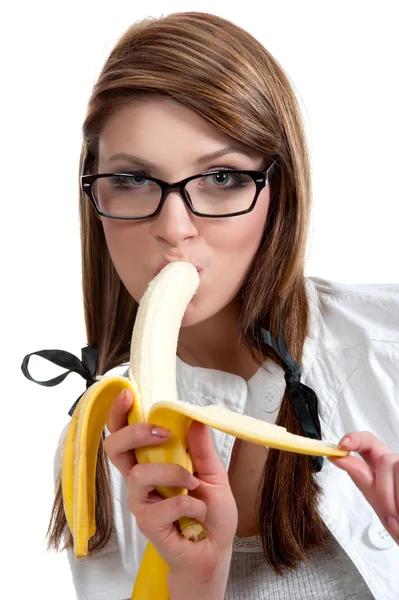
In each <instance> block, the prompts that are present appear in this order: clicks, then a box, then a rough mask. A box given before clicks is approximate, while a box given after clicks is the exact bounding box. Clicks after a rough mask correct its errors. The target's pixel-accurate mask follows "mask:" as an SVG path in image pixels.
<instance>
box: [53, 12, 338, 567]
mask: <svg viewBox="0 0 399 600" xmlns="http://www.w3.org/2000/svg"><path fill="white" fill-rule="evenodd" d="M143 94H144V95H147V94H162V95H164V96H168V97H171V98H173V99H175V100H177V101H178V102H180V103H181V104H183V105H185V106H187V107H189V108H191V109H192V110H194V111H195V112H196V113H197V114H199V115H200V116H201V117H203V118H204V119H206V120H207V121H208V122H209V123H211V124H212V125H213V126H215V127H217V128H218V129H219V130H220V131H221V132H223V133H224V134H227V135H229V136H230V137H231V138H234V139H235V140H238V141H240V142H242V143H244V144H246V145H248V146H250V147H252V148H255V149H257V150H258V151H260V152H261V153H263V155H264V158H265V164H268V162H267V161H269V162H270V161H271V160H272V159H277V167H276V168H275V169H274V171H273V173H272V175H271V178H270V187H271V201H270V207H269V212H268V216H267V220H266V223H265V228H264V234H263V238H262V241H261V243H260V246H259V249H258V251H257V253H256V256H255V258H254V261H253V264H252V266H251V268H250V271H249V272H248V275H247V278H246V282H245V284H244V285H243V287H242V289H241V291H240V295H239V300H240V321H239V326H240V333H241V336H242V339H243V340H244V342H245V343H246V344H247V345H248V346H249V348H250V349H251V351H253V355H254V358H256V359H257V360H258V361H259V362H260V363H261V362H264V361H271V360H273V361H275V362H276V363H277V364H279V365H280V366H282V363H281V362H280V359H279V358H278V357H277V356H276V355H275V354H274V352H273V350H271V349H269V348H268V347H265V346H261V345H260V343H259V336H258V334H257V332H258V331H259V326H260V325H262V326H263V327H265V328H266V329H268V330H269V331H270V332H271V333H272V335H273V336H274V337H275V338H276V339H277V337H278V333H279V313H278V297H280V298H282V299H283V300H282V303H281V309H282V313H283V319H284V332H285V339H286V345H287V348H288V351H289V352H290V354H291V355H292V356H293V357H294V359H295V360H296V361H297V362H298V363H299V364H300V361H301V357H302V351H303V344H304V341H305V338H306V336H307V334H308V327H309V306H308V301H307V296H306V289H305V286H306V283H305V277H304V262H305V254H306V242H307V236H308V229H309V222H310V208H311V182H310V164H309V155H308V149H307V144H306V139H305V133H304V127H303V122H302V118H301V114H300V110H299V106H298V103H297V100H296V97H295V93H294V91H293V88H292V86H291V84H290V82H289V79H288V77H287V75H286V74H285V73H284V71H283V69H282V67H281V66H280V65H279V63H278V62H277V61H276V59H275V58H274V57H273V56H272V55H271V54H270V53H269V52H268V51H267V50H266V49H265V48H264V47H263V46H262V45H261V44H260V43H259V42H258V41H257V40H256V39H254V38H253V37H252V36H251V35H250V34H249V33H248V32H246V31H244V30H243V29H241V28H240V27H238V26H237V25H235V24H233V23H231V22H230V21H228V20H225V19H223V18H221V17H218V16H214V15H211V14H207V13H199V12H183V13H174V14H170V15H167V16H164V17H162V18H159V19H155V18H147V19H144V20H143V21H140V22H138V23H135V24H133V25H132V26H131V27H130V28H129V29H128V30H127V31H126V32H125V33H124V35H123V36H122V37H121V38H120V40H119V41H118V43H117V44H116V46H115V47H114V49H113V50H112V52H111V54H110V55H109V57H108V59H107V61H106V63H105V65H104V67H103V69H102V71H101V73H100V75H99V77H98V81H97V82H96V84H95V85H94V88H93V92H92V95H91V97H90V100H89V103H88V109H87V115H86V118H85V121H84V124H83V144H82V152H81V158H80V167H81V166H82V164H83V160H84V158H86V160H85V168H86V173H96V169H97V163H98V139H99V135H100V134H101V131H102V129H103V127H104V124H105V123H106V122H107V119H109V117H110V116H111V115H112V114H114V113H115V111H118V110H119V109H120V108H122V107H124V106H126V105H127V104H129V103H130V102H131V100H132V99H133V98H136V97H138V96H139V95H143ZM80 222H81V249H82V284H83V300H84V314H85V322H86V331H87V343H88V344H89V345H91V344H97V345H98V349H99V363H98V373H97V374H98V375H102V374H104V373H105V372H107V371H108V370H110V369H112V368H114V367H116V366H119V365H121V364H122V363H125V362H128V361H129V350H130V338H131V332H132V329H133V325H134V320H135V316H136V311H137V303H136V302H135V301H134V300H133V298H132V297H131V296H130V294H129V293H128V292H127V290H126V288H125V287H124V285H123V283H122V282H121V280H120V278H119V276H118V274H117V272H116V270H115V268H114V266H113V264H112V261H111V258H110V254H109V252H108V248H107V244H106V242H105V237H104V233H103V228H102V223H101V220H99V219H98V218H97V216H96V215H95V213H94V211H93V208H92V206H91V205H90V203H89V202H87V199H86V198H85V197H84V196H83V195H82V193H81V192H80ZM259 350H261V351H262V355H261V356H262V358H261V360H259ZM277 424H278V425H283V426H284V427H286V428H287V429H288V431H290V432H293V433H298V434H301V433H302V429H301V426H300V424H299V422H298V420H297V418H296V416H295V413H294V410H293V408H292V405H291V402H290V399H289V397H288V394H287V392H285V393H284V397H283V400H282V404H281V407H280V410H279V413H278V417H277ZM320 491H321V490H320V487H319V485H318V483H317V481H316V480H315V477H314V474H313V470H312V464H311V459H310V457H308V456H304V455H301V454H294V453H288V452H280V451H278V450H273V449H270V450H269V452H268V456H267V459H266V463H265V466H264V470H263V473H262V478H261V482H260V485H259V489H258V495H257V518H258V526H259V533H260V535H261V538H262V544H263V550H264V555H265V559H266V560H267V561H268V563H269V564H270V565H271V566H272V567H273V568H274V569H275V571H276V572H277V573H283V572H284V570H286V569H294V568H296V567H297V566H298V564H299V562H300V561H302V560H306V559H307V557H308V553H309V550H310V549H312V548H315V547H318V546H321V545H322V544H323V543H324V541H325V539H326V536H327V529H326V527H325V525H324V523H323V521H322V519H321V517H320V514H319V510H318V500H319V494H320ZM96 520H97V530H96V534H95V536H93V538H92V539H91V540H90V543H89V552H90V553H91V554H95V553H96V552H98V551H99V550H100V549H101V548H103V547H104V546H105V545H106V544H107V542H108V540H109V538H110V535H111V532H112V527H113V514H112V495H111V484H110V477H109V466H108V462H107V458H106V456H105V454H104V449H103V444H102V443H101V444H100V448H99V452H98V460H97V498H96ZM63 539H64V542H65V544H64V547H69V546H71V544H72V536H71V533H70V531H69V528H68V526H67V523H66V518H65V514H64V509H63V504H62V493H61V485H60V481H58V484H57V489H56V496H55V501H54V505H53V510H52V515H51V520H50V524H49V528H48V547H49V548H54V549H56V550H58V549H59V546H60V544H61V541H62V540H63Z"/></svg>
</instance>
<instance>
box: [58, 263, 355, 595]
mask: <svg viewBox="0 0 399 600" xmlns="http://www.w3.org/2000/svg"><path fill="white" fill-rule="evenodd" d="M198 286H199V275H198V272H197V270H196V269H195V267H194V266H193V265H191V264H190V263H184V262H174V263H171V264H169V265H167V266H166V267H165V268H164V269H162V271H161V272H160V273H159V274H158V275H157V276H156V277H155V278H154V279H153V280H152V281H151V282H150V283H149V285H148V288H147V290H146V292H145V293H144V295H143V298H142V299H141V302H140V306H139V309H138V312H137V316H136V321H135V325H134V328H133V334H132V341H131V348H130V365H129V371H128V377H107V376H105V377H102V378H101V379H100V380H99V381H97V382H96V383H94V384H93V385H92V386H90V387H89V389H88V390H87V391H86V392H85V394H84V395H83V396H82V398H81V399H80V401H79V404H78V405H77V407H76V409H75V412H74V414H73V417H72V419H71V422H70V425H69V428H68V431H67V435H66V438H65V443H64V451H63V460H62V477H61V479H62V493H63V502H64V508H65V514H66V518H67V521H68V525H69V527H70V529H71V532H72V535H73V539H74V552H75V556H76V557H77V558H81V557H83V556H86V555H87V552H88V540H89V539H90V537H91V536H92V535H93V534H94V533H95V527H96V525H95V473H96V461H97V452H98V446H99V443H100V438H101V435H102V432H103V430H104V427H105V425H106V423H107V419H108V412H109V409H110V406H111V404H112V402H113V401H114V399H115V398H116V396H117V395H118V394H119V393H120V392H121V391H122V390H123V389H126V388H129V389H130V390H131V391H132V394H133V399H134V400H133V405H132V408H131V410H130V412H129V414H128V422H129V424H132V423H137V422H149V423H154V424H156V425H161V426H163V427H166V428H168V429H170V430H171V431H172V434H171V435H170V437H169V438H168V439H167V441H166V442H164V443H163V444H162V445H158V446H147V447H145V448H137V449H136V450H135V454H136V458H137V460H138V462H140V463H149V462H152V463H176V464H180V465H182V466H183V467H184V468H186V469H187V470H188V471H190V473H193V471H194V465H193V463H192V460H191V456H190V454H189V452H188V448H187V432H188V429H189V427H190V424H191V422H192V420H193V419H195V420H197V421H201V422H202V423H205V424H206V425H209V426H210V427H213V428H215V429H218V430H220V431H223V432H225V433H228V434H230V435H234V436H235V437H238V438H240V439H242V440H247V441H250V442H253V443H257V444H261V445H265V446H268V447H271V448H278V449H280V450H288V451H291V452H298V453H302V454H310V455H314V456H346V455H347V454H348V453H347V452H345V451H343V450H340V449H339V448H338V447H337V446H335V445H333V444H328V443H326V442H324V441H322V440H314V439H310V438H307V437H304V436H300V435H293V434H291V433H289V432H287V430H286V429H285V428H284V427H280V426H276V425H270V424H269V423H265V422H264V421H260V420H258V419H254V418H252V417H249V416H247V415H241V414H238V413H235V412H233V411H231V410H228V409H226V408H223V407H218V406H213V405H209V406H195V405H192V404H189V403H186V402H181V401H180V400H179V399H178V396H177V387H176V351H177V342H178V334H179V330H180V326H181V322H182V319H183V316H184V313H185V311H186V309H187V306H188V305H189V303H190V301H191V299H192V298H193V296H194V294H195V293H196V291H197V289H198ZM156 489H157V491H158V492H159V493H160V494H161V495H162V496H163V497H165V498H166V497H171V496H174V495H178V494H187V493H188V492H187V490H186V489H183V488H176V487H168V486H159V487H158V488H156ZM179 526H180V529H181V532H182V534H183V535H184V536H185V537H186V538H187V539H190V540H192V541H194V542H197V541H199V540H201V539H202V538H205V537H206V535H207V534H206V531H205V530H204V528H203V526H202V525H201V524H200V523H198V522H197V521H196V520H194V519H189V518H182V519H180V520H179ZM167 573H168V565H167V563H166V562H165V561H164V560H163V559H162V557H161V556H160V555H159V554H158V553H157V552H156V550H155V549H154V547H153V546H152V545H151V544H150V543H148V544H147V546H146V549H145V553H144V556H143V559H142V562H141V565H140V569H139V572H138V575H137V578H136V581H135V585H134V589H133V593H132V600H152V599H153V598H157V600H167V599H168V598H169V596H168V589H167Z"/></svg>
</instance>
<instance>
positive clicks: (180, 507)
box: [104, 392, 238, 589]
mask: <svg viewBox="0 0 399 600" xmlns="http://www.w3.org/2000/svg"><path fill="white" fill-rule="evenodd" d="M131 406H132V399H131V398H129V394H128V393H126V392H122V393H121V394H119V396H118V397H117V398H116V400H115V402H114V403H113V404H112V406H111V409H110V412H109V417H108V423H107V427H108V429H109V431H110V432H111V435H108V436H107V437H106V438H105V440H104V449H105V451H106V453H107V455H108V457H109V459H110V460H111V462H112V463H113V465H114V466H115V467H116V468H117V469H118V470H119V471H120V472H121V474H122V475H123V477H124V479H125V481H126V484H127V488H128V508H129V510H130V511H131V513H132V514H133V515H134V516H135V518H136V524H137V527H138V528H139V529H140V531H141V532H142V533H143V534H144V535H145V536H146V538H147V539H148V540H149V541H150V542H151V544H152V546H153V547H154V548H155V549H156V551H157V552H158V553H159V554H160V556H161V557H162V558H163V559H164V561H166V563H167V564H168V565H169V567H170V573H169V577H171V578H172V579H173V576H174V574H176V575H177V576H178V577H179V578H180V577H185V578H186V580H187V581H190V580H192V581H198V582H205V581H208V580H210V581H212V573H213V572H214V571H215V570H216V569H218V577H217V583H216V585H218V586H223V585H224V586H225V585H226V583H227V577H228V572H229V565H230V559H231V548H232V540H233V537H234V534H235V532H236V530H237V521H238V515H237V507H236V503H235V500H234V496H233V494H232V492H231V488H230V485H229V481H228V475H227V472H226V469H225V467H224V465H223V463H222V462H221V460H220V458H219V456H218V454H217V452H216V450H215V448H214V445H213V442H212V438H211V435H210V432H209V429H208V428H207V427H206V426H205V425H203V424H202V423H199V422H198V421H193V422H192V424H191V426H190V429H189V431H188V435H187V441H188V447H189V450H190V455H191V457H192V459H193V462H194V464H195V465H196V477H193V476H192V475H191V474H190V473H189V472H188V471H187V470H186V469H184V468H183V467H181V466H180V465H177V464H139V463H138V462H137V460H136V458H135V453H134V451H133V449H137V448H139V447H144V446H152V445H154V444H156V445H158V446H161V445H162V444H163V443H164V442H165V441H166V440H167V439H168V437H169V435H168V431H167V430H162V429H161V428H159V427H154V426H153V425H151V424H150V423H136V424H134V425H128V420H127V414H128V412H129V410H130V408H131ZM153 431H155V434H154V433H153ZM169 434H170V432H169ZM157 485H166V486H172V485H173V486H176V487H181V488H186V489H188V490H189V495H184V496H182V495H179V496H173V497H171V498H167V499H163V498H162V496H160V495H159V494H158V493H157V492H155V491H154V490H155V487H156V486H157ZM181 517H192V518H194V519H197V520H198V521H200V522H201V523H202V524H203V526H204V527H205V529H206V531H207V534H208V535H207V538H206V539H205V540H203V542H201V543H198V544H195V543H187V541H186V540H185V539H184V537H183V536H182V535H181V533H180V529H178V528H177V527H176V525H175V523H176V521H178V519H180V518H181ZM221 564H222V571H223V575H225V581H222V578H221V577H220V566H221ZM158 576H159V573H158ZM223 589H224V588H223Z"/></svg>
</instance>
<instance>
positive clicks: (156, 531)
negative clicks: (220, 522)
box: [128, 495, 207, 547]
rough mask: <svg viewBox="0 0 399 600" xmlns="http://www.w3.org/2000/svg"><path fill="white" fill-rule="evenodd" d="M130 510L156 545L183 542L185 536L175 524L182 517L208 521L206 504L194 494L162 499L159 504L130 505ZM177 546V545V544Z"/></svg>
mask: <svg viewBox="0 0 399 600" xmlns="http://www.w3.org/2000/svg"><path fill="white" fill-rule="evenodd" d="M128 507H129V510H131V512H132V513H133V514H134V516H135V518H136V523H137V527H138V528H139V529H140V531H141V532H142V533H143V534H144V535H145V537H146V538H147V539H149V540H150V541H151V542H152V543H153V545H154V546H155V547H157V546H158V543H159V542H161V543H163V544H166V543H167V545H168V547H170V546H171V545H172V544H182V543H184V542H185V541H184V538H183V537H182V536H181V534H180V532H179V530H178V528H177V527H176V526H175V525H174V524H175V522H176V521H177V520H178V519H180V518H181V517H191V518H193V519H196V520H197V521H199V522H200V523H204V522H206V511H207V509H206V504H205V502H203V501H202V500H198V499H197V498H193V497H192V496H187V495H179V496H173V497H172V498H167V499H166V500H161V502H160V503H159V504H158V505H154V504H141V505H140V506H139V507H136V506H133V507H132V508H133V510H132V508H131V506H130V499H129V497H128ZM175 547H176V546H175Z"/></svg>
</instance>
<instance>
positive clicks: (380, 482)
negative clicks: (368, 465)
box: [375, 454, 399, 516]
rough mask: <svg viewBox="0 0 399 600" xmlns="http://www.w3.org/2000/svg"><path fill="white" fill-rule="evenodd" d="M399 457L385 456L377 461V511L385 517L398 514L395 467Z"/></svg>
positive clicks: (393, 455)
mask: <svg viewBox="0 0 399 600" xmlns="http://www.w3.org/2000/svg"><path fill="white" fill-rule="evenodd" d="M398 462H399V457H398V455H395V454H383V455H382V456H381V457H380V458H379V460H378V461H377V469H376V473H375V489H376V498H377V502H378V506H377V507H376V510H377V512H378V513H379V514H382V515H384V516H387V515H395V514H397V508H396V499H395V473H394V468H395V465H396V464H397V463H398Z"/></svg>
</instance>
